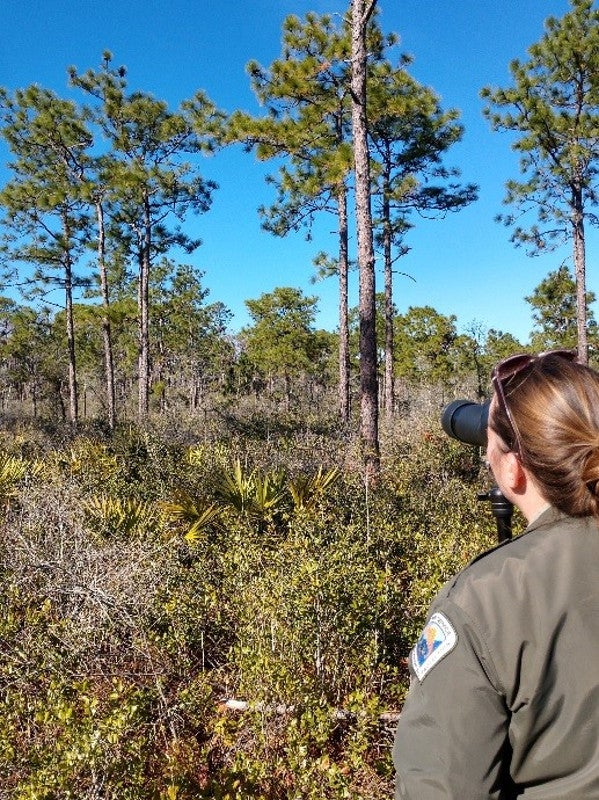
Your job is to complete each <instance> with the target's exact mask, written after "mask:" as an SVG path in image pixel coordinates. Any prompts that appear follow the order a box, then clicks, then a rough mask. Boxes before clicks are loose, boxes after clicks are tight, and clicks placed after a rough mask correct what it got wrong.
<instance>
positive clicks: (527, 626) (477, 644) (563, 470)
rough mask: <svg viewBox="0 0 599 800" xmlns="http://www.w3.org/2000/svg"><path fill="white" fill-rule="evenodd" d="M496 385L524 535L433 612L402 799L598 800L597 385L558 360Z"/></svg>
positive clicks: (499, 442) (422, 648)
mask: <svg viewBox="0 0 599 800" xmlns="http://www.w3.org/2000/svg"><path fill="white" fill-rule="evenodd" d="M492 377H493V386H494V396H493V400H492V402H491V406H490V411H489V426H488V436H487V439H488V445H487V459H488V461H489V465H490V467H491V469H492V470H493V473H494V476H495V480H496V481H497V484H498V486H499V488H500V489H501V491H502V492H503V494H504V495H505V496H506V498H507V499H508V500H510V501H511V502H513V503H514V504H515V505H516V506H517V507H518V508H519V509H520V511H521V512H522V514H523V515H524V517H525V518H526V519H527V521H528V527H527V528H526V530H525V532H524V533H523V534H521V535H520V536H517V537H516V538H514V539H513V540H511V541H508V542H505V543H503V544H502V545H500V546H498V547H497V548H495V549H493V550H491V551H490V552H488V553H485V554H483V555H482V556H480V557H479V558H477V559H476V560H475V561H473V562H472V563H471V564H470V565H469V566H468V567H467V568H466V569H465V570H463V571H462V572H461V573H459V574H458V575H457V576H456V577H454V578H453V579H452V580H450V581H449V582H448V583H447V584H446V586H445V587H444V588H443V589H442V590H441V592H440V593H439V595H438V596H437V598H436V599H435V601H434V602H433V604H432V607H431V609H430V612H429V617H428V621H427V623H426V625H425V628H424V630H423V632H422V635H421V636H420V638H419V640H418V642H417V643H416V645H415V647H414V649H413V650H412V653H411V655H410V672H411V686H410V691H409V694H408V697H407V699H406V703H405V705H404V708H403V711H402V714H401V718H400V721H399V724H398V728H397V733H396V739H395V746H394V751H393V756H394V762H395V767H396V771H397V781H396V795H395V796H396V800H400V799H401V800H441V799H442V798H444V799H445V800H447V799H448V798H452V799H453V800H483V799H484V798H497V800H511V798H516V797H517V798H524V800H535V799H536V798H539V800H540V799H541V798H542V799H543V800H558V799H559V800H582V799H583V798H596V799H597V800H599V527H598V519H599V374H597V373H596V372H595V371H593V370H591V369H589V368H588V367H586V366H583V365H581V364H579V363H577V362H576V360H575V353H572V352H570V351H556V352H553V353H545V354H541V355H539V356H530V355H519V356H513V357H512V358H510V359H506V360H505V361H504V362H501V363H500V364H498V365H497V366H496V367H495V369H494V370H493V376H492Z"/></svg>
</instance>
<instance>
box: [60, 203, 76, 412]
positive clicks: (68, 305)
mask: <svg viewBox="0 0 599 800" xmlns="http://www.w3.org/2000/svg"><path fill="white" fill-rule="evenodd" d="M63 233H64V238H65V242H66V243H67V247H68V242H69V241H70V236H71V234H70V229H69V224H68V220H67V219H66V217H63ZM64 289H65V316H66V328H67V330H66V333H67V352H68V359H69V422H70V423H71V425H73V426H74V427H76V426H77V423H78V421H79V408H78V398H77V364H76V359H75V321H74V318H73V265H72V263H71V254H70V252H69V251H68V249H67V250H66V252H65V257H64Z"/></svg>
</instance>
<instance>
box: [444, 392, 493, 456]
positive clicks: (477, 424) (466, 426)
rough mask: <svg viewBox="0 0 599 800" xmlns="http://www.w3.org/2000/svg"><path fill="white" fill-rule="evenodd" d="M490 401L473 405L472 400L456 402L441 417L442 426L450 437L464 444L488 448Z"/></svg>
mask: <svg viewBox="0 0 599 800" xmlns="http://www.w3.org/2000/svg"><path fill="white" fill-rule="evenodd" d="M490 404H491V401H490V400H487V401H486V402H484V403H473V402H472V401H470V400H454V401H453V403H450V404H449V405H448V406H447V407H446V408H445V410H444V411H443V414H442V416H441V425H442V427H443V430H444V431H445V433H446V434H447V435H448V436H451V437H452V438H453V439H458V440H459V441H460V442H464V444H475V445H478V446H479V447H486V446H487V423H488V421H489V406H490Z"/></svg>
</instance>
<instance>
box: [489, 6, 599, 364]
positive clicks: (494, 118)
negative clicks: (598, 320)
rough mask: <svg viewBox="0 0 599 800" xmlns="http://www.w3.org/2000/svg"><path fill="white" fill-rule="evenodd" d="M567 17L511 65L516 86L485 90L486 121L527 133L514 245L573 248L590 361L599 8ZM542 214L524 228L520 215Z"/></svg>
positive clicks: (583, 341)
mask: <svg viewBox="0 0 599 800" xmlns="http://www.w3.org/2000/svg"><path fill="white" fill-rule="evenodd" d="M571 5H572V9H571V11H570V12H569V13H567V14H566V15H565V16H564V17H563V18H562V19H556V18H555V17H550V18H549V19H548V20H547V21H546V23H545V34H544V35H543V37H542V38H541V40H540V41H539V42H538V43H536V44H534V45H532V46H531V47H530V48H529V50H528V53H529V56H530V58H529V60H528V61H527V62H524V63H522V62H520V61H518V60H515V61H513V62H512V63H511V65H510V71H511V73H512V77H513V86H512V87H510V88H507V89H491V88H485V89H483V92H482V96H483V97H484V98H486V99H487V100H488V101H489V106H488V107H487V108H486V111H485V113H486V115H487V117H488V118H489V120H490V122H491V125H492V126H493V128H494V129H495V130H508V131H515V132H516V133H518V134H520V136H519V138H518V139H517V140H516V141H515V143H514V144H513V148H514V150H516V151H517V152H518V153H520V155H521V158H520V171H521V173H522V175H523V179H522V180H521V181H515V180H511V181H509V182H508V183H507V194H506V198H505V202H506V203H507V204H512V205H514V206H515V207H516V208H517V209H518V213H516V214H510V215H507V216H504V217H503V218H502V219H503V221H504V222H505V223H506V224H507V225H509V226H512V227H514V232H513V235H512V240H513V241H514V242H515V243H516V244H524V245H526V246H528V247H529V249H530V252H531V253H532V254H537V253H541V252H547V251H549V250H551V249H552V248H554V247H556V246H557V245H559V244H561V243H563V242H565V241H570V242H571V243H572V252H573V262H574V274H575V278H576V307H577V340H578V350H579V358H580V359H581V360H582V361H583V362H586V361H587V359H588V343H587V325H586V313H585V312H586V304H585V297H586V249H585V223H587V222H588V223H590V224H593V225H595V224H597V222H598V221H599V220H598V218H597V216H596V214H595V213H594V212H593V208H594V206H596V204H597V201H598V199H599V198H598V194H597V172H598V169H599V110H598V109H599V10H597V9H594V8H593V2H592V0H572V3H571ZM532 209H535V210H536V215H537V222H536V223H533V224H531V225H530V227H528V228H527V227H524V225H522V224H521V223H520V221H519V220H520V214H521V213H526V212H528V211H530V210H532Z"/></svg>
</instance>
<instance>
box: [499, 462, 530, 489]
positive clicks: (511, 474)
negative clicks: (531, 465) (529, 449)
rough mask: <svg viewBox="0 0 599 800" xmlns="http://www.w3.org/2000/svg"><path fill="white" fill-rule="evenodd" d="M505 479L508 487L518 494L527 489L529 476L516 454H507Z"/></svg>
mask: <svg viewBox="0 0 599 800" xmlns="http://www.w3.org/2000/svg"><path fill="white" fill-rule="evenodd" d="M505 459H506V461H505V465H504V477H505V480H506V483H507V485H508V487H509V488H510V489H511V490H512V491H513V492H515V493H516V494H521V493H522V492H523V491H524V490H525V489H526V482H527V475H526V471H525V469H524V467H523V466H522V462H521V461H520V458H519V456H518V455H517V454H516V453H511V452H510V453H506V454H505Z"/></svg>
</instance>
